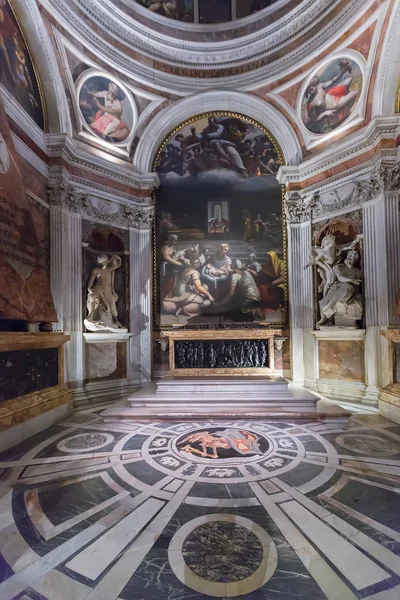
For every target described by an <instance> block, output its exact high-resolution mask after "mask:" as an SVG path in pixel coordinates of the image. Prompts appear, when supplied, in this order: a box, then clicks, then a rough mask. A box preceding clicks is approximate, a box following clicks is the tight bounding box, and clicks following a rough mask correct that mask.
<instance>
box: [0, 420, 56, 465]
mask: <svg viewBox="0 0 400 600" xmlns="http://www.w3.org/2000/svg"><path fill="white" fill-rule="evenodd" d="M50 431H51V433H50ZM61 431H65V433H67V432H68V428H67V427H62V426H61V425H53V426H52V427H51V430H50V429H45V430H44V431H41V432H40V433H36V434H35V435H32V436H31V437H29V438H27V439H26V440H24V441H23V442H21V443H20V444H18V445H17V446H12V447H11V448H8V449H7V450H4V451H3V452H0V461H6V460H18V459H19V458H21V457H22V456H23V455H24V454H25V453H26V452H28V450H30V449H31V448H34V447H35V446H37V445H38V444H40V443H42V442H44V440H46V439H48V438H49V437H50V436H53V435H56V434H57V433H59V432H61Z"/></svg>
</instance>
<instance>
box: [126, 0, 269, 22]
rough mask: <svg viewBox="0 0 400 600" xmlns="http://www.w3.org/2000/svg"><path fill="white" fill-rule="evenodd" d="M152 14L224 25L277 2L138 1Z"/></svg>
mask: <svg viewBox="0 0 400 600" xmlns="http://www.w3.org/2000/svg"><path fill="white" fill-rule="evenodd" d="M136 2H138V4H140V5H141V6H144V7H145V8H148V9H149V10H150V11H151V12H152V13H154V14H156V15H161V16H163V17H167V18H169V19H175V20H176V21H183V22H186V23H193V22H197V23H224V22H226V21H231V20H235V19H241V18H243V17H247V16H249V15H252V14H254V13H256V12H259V11H260V10H262V9H263V8H267V7H268V6H271V4H275V2H277V0H136Z"/></svg>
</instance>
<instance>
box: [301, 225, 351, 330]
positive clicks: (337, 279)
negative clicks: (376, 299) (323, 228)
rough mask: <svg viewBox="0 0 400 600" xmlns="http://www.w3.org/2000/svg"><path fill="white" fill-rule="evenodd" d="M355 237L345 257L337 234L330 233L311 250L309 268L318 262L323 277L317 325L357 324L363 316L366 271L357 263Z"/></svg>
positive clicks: (345, 325)
mask: <svg viewBox="0 0 400 600" xmlns="http://www.w3.org/2000/svg"><path fill="white" fill-rule="evenodd" d="M357 243H358V240H355V241H354V242H353V243H352V244H351V246H350V247H349V248H346V249H347V250H348V252H347V256H346V258H345V259H344V260H343V259H342V255H341V250H340V248H339V246H338V245H337V244H336V240H335V236H333V235H326V236H325V237H324V239H323V240H322V242H321V246H314V247H313V248H312V249H311V251H310V259H311V260H310V262H309V263H308V264H307V265H306V266H305V268H306V269H307V268H308V267H310V266H312V265H316V267H317V271H318V273H319V275H320V277H321V283H320V285H319V287H318V292H319V293H320V294H322V298H321V300H320V301H319V309H320V319H319V321H318V322H317V324H316V328H317V329H320V328H321V327H323V326H332V325H336V326H340V327H356V323H357V321H360V320H361V318H362V313H363V307H362V300H361V295H360V292H359V287H360V283H361V278H362V273H361V270H360V269H358V268H357V267H356V266H355V265H356V263H357V262H358V260H359V253H358V252H357V250H355V248H354V246H355V245H356V244H357Z"/></svg>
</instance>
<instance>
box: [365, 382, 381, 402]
mask: <svg viewBox="0 0 400 600" xmlns="http://www.w3.org/2000/svg"><path fill="white" fill-rule="evenodd" d="M379 394H380V389H379V388H378V387H376V386H375V385H369V386H368V387H367V389H366V390H365V394H364V396H363V398H362V400H361V402H362V403H363V404H369V405H370V406H377V404H378V401H379Z"/></svg>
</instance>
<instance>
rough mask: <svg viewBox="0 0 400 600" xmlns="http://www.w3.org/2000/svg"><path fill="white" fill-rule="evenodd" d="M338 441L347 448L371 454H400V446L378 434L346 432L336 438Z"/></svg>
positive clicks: (359, 452)
mask: <svg viewBox="0 0 400 600" xmlns="http://www.w3.org/2000/svg"><path fill="white" fill-rule="evenodd" d="M336 443H337V444H339V446H342V448H346V450H352V451H353V452H357V453H358V454H368V455H370V456H394V455H395V454H399V452H400V448H399V446H397V445H396V444H395V443H394V442H391V441H390V440H384V439H383V438H381V437H379V436H377V435H366V434H364V433H357V434H347V433H346V434H344V435H339V436H338V437H337V438H336Z"/></svg>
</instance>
